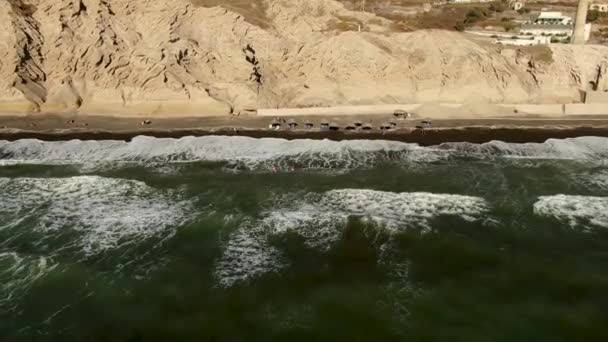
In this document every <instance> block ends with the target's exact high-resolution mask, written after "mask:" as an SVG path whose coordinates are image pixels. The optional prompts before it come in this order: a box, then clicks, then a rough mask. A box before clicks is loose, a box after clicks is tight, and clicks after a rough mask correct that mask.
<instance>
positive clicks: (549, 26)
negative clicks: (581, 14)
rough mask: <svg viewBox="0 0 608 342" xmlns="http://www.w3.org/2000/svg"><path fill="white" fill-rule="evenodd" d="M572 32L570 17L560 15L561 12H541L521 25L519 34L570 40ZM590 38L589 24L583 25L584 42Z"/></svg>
mask: <svg viewBox="0 0 608 342" xmlns="http://www.w3.org/2000/svg"><path fill="white" fill-rule="evenodd" d="M573 31H574V23H573V22H572V17H570V16H567V15H562V13H561V12H541V13H540V15H539V16H538V17H536V18H535V19H533V20H532V21H530V22H527V23H525V24H523V25H521V28H520V30H519V33H520V34H524V35H530V36H550V37H556V38H562V39H565V38H570V37H572V32H573ZM590 36H591V24H586V25H585V40H589V37H590Z"/></svg>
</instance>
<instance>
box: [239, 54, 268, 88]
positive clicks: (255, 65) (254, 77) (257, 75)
mask: <svg viewBox="0 0 608 342" xmlns="http://www.w3.org/2000/svg"><path fill="white" fill-rule="evenodd" d="M243 53H244V54H245V60H246V61H247V62H248V63H249V64H251V66H252V71H251V74H250V75H249V80H250V81H253V82H255V83H256V84H257V86H258V91H259V87H261V86H262V85H263V84H264V79H263V75H262V70H261V68H260V62H259V61H258V59H257V57H256V52H255V49H254V48H253V47H252V46H251V45H250V44H247V46H245V48H243Z"/></svg>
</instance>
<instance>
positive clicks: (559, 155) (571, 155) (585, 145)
mask: <svg viewBox="0 0 608 342" xmlns="http://www.w3.org/2000/svg"><path fill="white" fill-rule="evenodd" d="M438 148H442V149H448V150H451V151H453V152H454V153H457V154H460V155H464V156H470V157H481V158H483V157H485V156H493V157H511V158H533V159H570V160H602V159H606V158H608V138H602V137H579V138H569V139H548V140H547V141H545V142H544V143H524V144H515V143H505V142H502V141H491V142H488V143H485V144H472V143H445V144H441V145H439V146H438Z"/></svg>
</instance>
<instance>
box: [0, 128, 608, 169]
mask: <svg viewBox="0 0 608 342" xmlns="http://www.w3.org/2000/svg"><path fill="white" fill-rule="evenodd" d="M450 157H469V158H480V159H483V158H495V157H499V158H503V157H507V158H508V157H511V158H513V157H515V158H539V159H571V160H605V159H607V158H608V138H600V137H581V138H571V139H563V140H556V139H549V140H547V141H546V142H544V143H526V144H516V143H505V142H500V141H492V142H488V143H484V144H471V143H445V144H441V145H437V146H433V147H421V146H419V145H417V144H411V143H402V142H395V141H385V140H345V141H331V140H311V139H302V140H285V139H275V138H263V139H255V138H248V137H227V136H204V137H184V138H180V139H173V138H152V137H146V136H138V137H136V138H134V139H133V140H132V141H130V142H124V141H116V140H102V141H80V140H72V141H63V142H45V141H40V140H18V141H15V142H8V141H0V166H1V165H15V164H19V163H40V164H91V163H103V162H115V163H144V164H146V163H172V162H196V161H206V162H233V163H239V164H240V165H241V166H243V167H245V168H253V169H255V168H268V167H269V166H270V165H275V166H277V165H278V166H284V167H285V168H286V169H288V168H355V167H363V166H373V165H375V164H377V163H379V162H414V163H425V162H435V161H438V160H443V159H446V158H450Z"/></svg>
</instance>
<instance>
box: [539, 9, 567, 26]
mask: <svg viewBox="0 0 608 342" xmlns="http://www.w3.org/2000/svg"><path fill="white" fill-rule="evenodd" d="M532 23H533V24H543V25H547V24H550V25H570V24H572V17H570V16H567V15H563V14H562V12H544V11H542V12H540V14H539V15H538V17H536V19H534V20H533V21H532Z"/></svg>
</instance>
